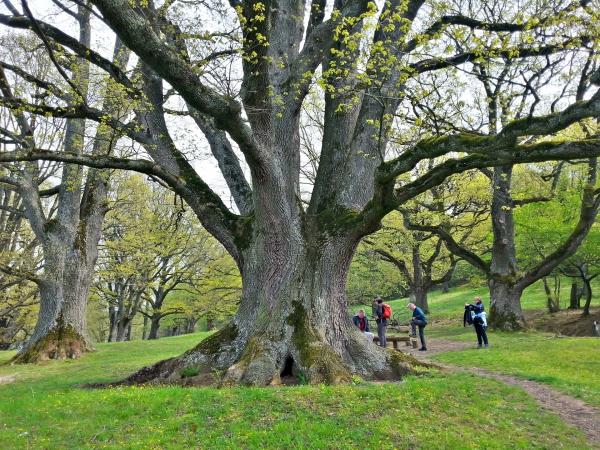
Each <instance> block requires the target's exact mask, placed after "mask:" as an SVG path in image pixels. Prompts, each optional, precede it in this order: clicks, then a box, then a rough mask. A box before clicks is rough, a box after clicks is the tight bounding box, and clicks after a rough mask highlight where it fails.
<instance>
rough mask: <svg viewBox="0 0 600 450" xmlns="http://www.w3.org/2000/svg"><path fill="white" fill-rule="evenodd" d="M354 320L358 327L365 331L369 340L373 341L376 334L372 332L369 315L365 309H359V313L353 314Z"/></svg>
mask: <svg viewBox="0 0 600 450" xmlns="http://www.w3.org/2000/svg"><path fill="white" fill-rule="evenodd" d="M352 322H354V325H356V326H357V327H358V329H359V330H360V331H362V332H363V334H364V335H365V337H366V338H367V339H368V340H370V341H371V342H372V341H373V338H374V337H375V335H374V334H373V333H371V326H370V325H369V319H368V318H367V316H365V310H364V309H361V310H360V311H358V314H355V315H354V316H352Z"/></svg>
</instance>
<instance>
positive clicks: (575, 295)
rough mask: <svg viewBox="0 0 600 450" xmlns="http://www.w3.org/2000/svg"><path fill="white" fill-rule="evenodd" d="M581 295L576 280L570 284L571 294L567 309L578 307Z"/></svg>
mask: <svg viewBox="0 0 600 450" xmlns="http://www.w3.org/2000/svg"><path fill="white" fill-rule="evenodd" d="M580 299H581V295H580V294H579V286H577V282H574V283H572V284H571V295H570V297H569V309H579V300H580Z"/></svg>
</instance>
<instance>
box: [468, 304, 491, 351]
mask: <svg viewBox="0 0 600 450" xmlns="http://www.w3.org/2000/svg"><path fill="white" fill-rule="evenodd" d="M473 300H475V304H474V305H473V304H471V303H465V307H466V308H469V309H470V310H471V311H472V312H473V326H474V327H475V333H477V342H478V345H477V348H484V347H483V346H484V345H485V348H490V345H489V344H488V337H487V333H486V332H485V328H486V327H487V320H486V312H485V307H484V306H483V302H482V301H481V297H479V296H477V297H475V298H474V299H473Z"/></svg>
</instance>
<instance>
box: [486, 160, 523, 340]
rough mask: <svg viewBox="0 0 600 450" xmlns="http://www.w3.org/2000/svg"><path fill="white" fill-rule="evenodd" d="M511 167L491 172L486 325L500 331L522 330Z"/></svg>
mask: <svg viewBox="0 0 600 450" xmlns="http://www.w3.org/2000/svg"><path fill="white" fill-rule="evenodd" d="M512 170H513V168H512V166H503V167H495V168H494V176H493V179H492V191H493V196H492V208H491V217H492V231H493V235H494V242H493V244H492V264H491V267H490V271H489V274H488V286H489V288H490V317H489V318H488V323H489V324H490V326H491V327H492V328H495V329H499V330H520V329H523V328H525V326H526V323H525V317H524V316H523V311H522V310H521V294H522V292H523V289H521V288H517V287H515V283H516V282H517V276H518V273H517V271H518V267H517V253H516V248H515V222H514V217H513V205H512V201H511V197H510V184H511V177H512Z"/></svg>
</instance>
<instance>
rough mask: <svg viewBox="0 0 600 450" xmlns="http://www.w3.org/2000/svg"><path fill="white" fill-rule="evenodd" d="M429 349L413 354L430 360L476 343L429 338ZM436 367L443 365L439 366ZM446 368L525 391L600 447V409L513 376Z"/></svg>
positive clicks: (418, 357) (472, 346) (451, 367)
mask: <svg viewBox="0 0 600 450" xmlns="http://www.w3.org/2000/svg"><path fill="white" fill-rule="evenodd" d="M427 347H428V348H429V350H428V351H427V352H419V351H410V353H411V354H412V355H413V356H414V357H415V358H417V359H419V360H426V359H427V358H428V357H429V356H431V355H435V354H437V353H445V352H452V351H459V350H464V349H467V348H473V349H474V348H475V347H476V343H473V342H463V341H451V340H448V339H435V338H429V337H428V338H427ZM482 351H484V350H482ZM436 364H438V365H439V363H436ZM444 367H448V368H449V369H452V370H460V371H464V372H469V373H474V374H476V375H482V376H486V377H490V378H494V379H496V380H499V381H502V382H504V383H506V384H510V385H513V386H518V387H520V388H522V389H524V390H525V391H527V392H528V393H529V394H530V395H531V396H532V397H533V398H534V399H535V400H536V401H537V402H538V403H539V405H540V406H542V407H543V408H545V409H547V410H548V411H550V412H553V413H554V414H556V415H558V416H559V417H560V418H561V420H562V421H563V422H565V423H566V424H568V425H570V426H573V427H576V428H578V429H579V430H580V431H581V432H582V433H583V434H584V435H585V436H586V438H587V439H588V441H589V442H590V443H591V444H594V445H595V446H600V409H598V408H595V407H593V406H590V405H588V404H586V403H585V402H583V401H582V400H579V399H577V398H574V397H571V396H569V395H566V394H563V393H561V392H558V391H556V390H554V389H552V388H550V387H548V386H546V385H544V384H541V383H538V382H536V381H529V380H523V379H521V378H518V377H515V376H512V375H500V374H497V373H492V372H488V371H486V370H483V369H478V368H470V369H467V368H463V367H456V366H444Z"/></svg>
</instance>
